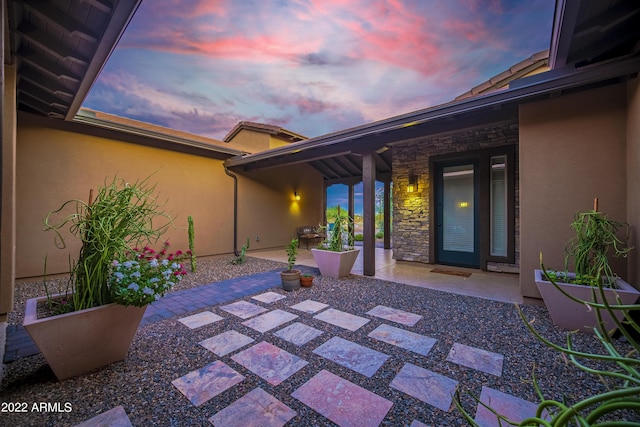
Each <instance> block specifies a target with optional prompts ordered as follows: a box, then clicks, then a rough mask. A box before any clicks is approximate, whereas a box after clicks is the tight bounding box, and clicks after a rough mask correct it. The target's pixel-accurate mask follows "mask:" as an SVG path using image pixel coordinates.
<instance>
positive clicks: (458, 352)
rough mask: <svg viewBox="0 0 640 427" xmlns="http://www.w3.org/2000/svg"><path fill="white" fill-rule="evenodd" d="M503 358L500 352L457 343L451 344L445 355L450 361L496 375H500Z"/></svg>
mask: <svg viewBox="0 0 640 427" xmlns="http://www.w3.org/2000/svg"><path fill="white" fill-rule="evenodd" d="M503 359H504V357H503V356H502V355H501V354H498V353H492V352H490V351H486V350H481V349H479V348H475V347H470V346H468V345H464V344H458V343H454V344H453V347H451V351H450V352H449V355H448V356H447V360H448V361H450V362H453V363H457V364H458V365H462V366H466V367H467V368H471V369H476V370H478V371H482V372H486V373H487V374H492V375H495V376H498V377H499V376H501V375H502V362H503Z"/></svg>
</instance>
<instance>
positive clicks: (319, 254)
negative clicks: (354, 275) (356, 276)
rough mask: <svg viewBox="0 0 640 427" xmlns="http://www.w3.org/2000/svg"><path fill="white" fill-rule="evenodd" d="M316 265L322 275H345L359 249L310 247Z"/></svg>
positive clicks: (356, 256)
mask: <svg viewBox="0 0 640 427" xmlns="http://www.w3.org/2000/svg"><path fill="white" fill-rule="evenodd" d="M311 253H312V254H313V258H314V259H315V261H316V265H317V266H318V269H319V270H320V274H322V275H323V276H329V277H334V278H339V277H345V276H348V275H349V274H350V273H351V269H352V268H353V265H354V264H355V262H356V258H358V254H359V253H360V249H352V250H348V251H342V252H334V251H326V250H324V249H311Z"/></svg>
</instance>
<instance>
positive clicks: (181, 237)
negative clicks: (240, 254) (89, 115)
mask: <svg viewBox="0 0 640 427" xmlns="http://www.w3.org/2000/svg"><path fill="white" fill-rule="evenodd" d="M293 169H294V170H296V171H297V173H296V174H295V175H294V174H292V172H290V169H287V173H286V174H285V173H284V172H283V171H271V173H270V174H269V175H268V174H264V175H263V176H262V175H255V176H254V177H252V176H251V175H241V174H237V176H238V248H240V247H241V246H242V245H243V244H244V241H245V238H246V237H251V238H252V242H251V247H250V249H260V248H271V247H278V246H284V245H285V244H286V243H287V241H288V238H289V237H290V235H291V233H292V231H291V230H290V228H291V227H293V228H295V226H294V224H296V225H297V224H298V223H307V222H309V221H315V220H316V218H317V217H316V216H314V215H315V212H316V211H321V207H320V206H321V204H322V189H323V186H322V178H321V177H319V176H318V175H317V174H315V175H314V174H313V173H309V170H308V169H310V168H308V167H306V166H304V165H300V166H299V167H296V168H292V170H293ZM156 171H157V172H156ZM154 172H156V173H155V175H154V176H153V177H152V178H151V182H152V183H156V184H157V187H156V189H157V190H158V191H159V198H160V199H161V200H168V201H167V205H166V210H167V211H169V212H171V213H172V214H173V216H174V218H175V223H174V227H173V228H172V229H171V230H170V231H169V232H167V234H166V235H165V236H164V237H165V238H168V239H169V240H170V242H171V245H172V247H173V248H176V249H187V248H188V236H187V217H188V216H189V215H191V216H192V217H193V219H194V224H195V245H196V253H197V255H198V256H207V255H216V254H225V253H231V252H233V249H234V245H233V243H234V242H233V228H234V223H233V179H232V178H231V177H229V176H227V175H226V174H225V171H224V167H223V162H222V161H221V160H216V159H210V158H205V157H199V156H195V155H191V154H184V153H179V152H174V151H168V150H161V149H156V148H152V147H146V146H141V145H135V144H130V143H125V142H121V141H115V140H112V139H106V138H101V137H95V136H88V135H82V134H78V133H72V132H68V131H62V130H57V129H51V128H46V127H42V126H39V125H30V124H20V122H19V123H18V141H17V178H16V182H17V195H18V198H17V204H16V206H17V219H16V233H17V242H18V245H17V266H16V274H17V277H30V276H39V275H42V273H43V265H44V258H45V255H46V256H47V258H48V259H47V272H48V273H59V272H66V271H68V267H69V265H68V256H69V254H70V255H71V256H72V257H75V256H76V254H77V253H78V251H79V248H80V246H79V244H78V243H77V242H75V241H74V240H73V239H71V240H69V241H68V242H69V246H68V248H67V249H65V250H59V249H57V248H56V247H55V245H54V235H53V233H52V232H44V231H43V223H42V221H43V218H44V217H45V216H46V214H47V212H49V211H50V210H53V209H56V208H58V207H59V206H60V205H61V204H62V203H63V202H64V201H66V200H68V199H72V198H78V199H82V200H87V199H88V195H89V189H90V188H95V189H97V187H98V186H100V185H102V184H103V183H104V181H105V179H107V180H110V179H111V178H113V177H114V176H115V175H116V174H117V175H118V176H119V177H122V178H125V179H126V180H127V181H135V180H137V179H142V178H145V177H147V176H149V175H151V174H153V173H154ZM280 174H282V175H283V176H287V179H285V178H283V177H280V176H279V175H280ZM296 176H297V177H296ZM294 178H295V179H298V180H299V182H300V184H299V185H300V186H301V188H304V192H305V193H306V194H307V195H308V196H307V197H305V200H304V201H300V202H299V203H300V205H301V206H303V207H302V208H300V209H298V210H294V209H293V208H292V203H291V201H290V200H287V196H286V195H289V194H291V195H292V194H293V193H292V191H291V185H292V183H293V182H294V181H293V179H294ZM256 179H257V180H258V181H255V180H256ZM303 203H304V204H303ZM312 212H313V213H314V214H312ZM307 215H308V217H306V216H307ZM282 224H285V225H282ZM264 230H267V232H264ZM256 236H259V237H260V241H259V242H256V241H255V237H256Z"/></svg>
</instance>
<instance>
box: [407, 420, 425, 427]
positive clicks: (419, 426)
mask: <svg viewBox="0 0 640 427" xmlns="http://www.w3.org/2000/svg"><path fill="white" fill-rule="evenodd" d="M409 427H429V426H428V425H426V424H425V423H423V422H422V421H418V420H413V422H412V423H411V425H410V426H409Z"/></svg>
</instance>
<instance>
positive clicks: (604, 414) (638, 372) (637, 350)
mask: <svg viewBox="0 0 640 427" xmlns="http://www.w3.org/2000/svg"><path fill="white" fill-rule="evenodd" d="M541 267H542V270H543V271H545V272H546V269H545V267H544V265H543V264H542V265H541ZM595 274H596V277H601V275H603V274H604V272H603V271H602V267H601V268H600V269H598V270H596V271H595ZM551 281H552V283H553V284H554V285H555V286H556V287H557V283H556V282H555V281H554V280H553V279H552V280H551ZM604 290H605V288H604V286H603V283H602V281H601V280H600V281H597V283H596V286H595V287H594V288H593V299H592V301H596V299H595V293H596V292H597V293H599V294H600V301H602V303H596V302H592V301H584V300H581V302H582V303H583V304H585V305H587V306H589V307H591V308H592V309H593V310H595V312H596V316H597V319H598V325H599V327H596V328H594V333H595V336H596V337H597V339H598V340H599V341H600V343H601V344H602V346H603V347H604V349H605V352H606V354H594V353H587V352H582V351H578V350H576V349H575V348H574V347H573V342H572V339H571V337H572V335H573V333H574V332H570V333H569V334H567V345H566V347H562V346H560V345H557V344H555V343H553V342H551V341H550V340H548V339H547V338H545V337H543V336H542V335H541V334H540V333H539V332H538V331H537V330H536V329H535V328H534V327H533V325H532V323H533V322H530V321H529V320H528V319H527V318H526V316H525V315H524V313H523V312H522V310H521V309H520V307H518V306H517V305H516V308H517V310H518V314H519V315H520V317H521V318H522V320H523V321H524V322H525V325H526V326H527V328H528V329H529V331H531V333H532V334H533V335H534V336H535V337H536V338H537V339H538V340H540V341H541V342H542V343H544V344H545V345H547V346H548V347H550V348H552V349H554V350H557V351H559V352H561V353H562V354H563V355H565V356H567V358H568V359H569V360H570V361H571V363H572V364H573V365H574V366H576V367H577V368H578V369H580V370H582V371H584V372H586V373H588V374H591V375H595V376H597V377H598V378H599V379H600V380H602V381H603V382H604V383H605V385H606V390H605V391H603V392H601V393H596V394H593V395H592V396H589V397H587V398H585V399H582V400H580V401H577V402H574V403H571V402H568V401H565V400H563V401H558V400H553V399H547V398H545V396H544V393H543V391H542V390H541V388H540V386H539V383H538V381H537V379H536V377H535V375H534V377H533V384H534V387H535V390H536V392H537V394H538V397H539V398H540V404H539V405H538V408H537V411H536V414H535V415H534V416H532V417H530V418H527V419H525V420H523V421H521V422H519V423H518V422H514V421H510V420H508V419H506V418H505V417H503V416H500V414H498V413H497V412H496V411H495V410H494V409H492V408H491V407H490V406H488V405H485V404H483V403H480V404H482V405H483V406H485V407H486V408H488V409H489V410H490V411H491V412H493V413H494V414H495V415H496V417H497V418H498V419H499V420H500V424H501V425H517V426H543V427H569V426H580V427H586V426H593V427H595V426H600V427H605V426H610V427H615V426H620V427H622V426H625V427H632V426H636V427H637V426H640V421H639V420H640V356H639V355H640V343H639V342H638V341H637V339H636V338H635V337H637V336H638V334H640V325H638V323H637V321H636V320H635V318H634V317H633V316H632V312H634V311H640V304H631V305H623V304H621V303H620V301H619V300H618V303H617V304H609V302H608V301H607V299H606V298H605V293H604ZM603 311H605V312H607V313H609V314H610V315H611V317H612V318H613V319H614V321H615V323H616V325H617V327H618V328H619V330H620V332H621V333H622V335H623V336H624V338H625V340H626V341H627V342H628V343H629V345H630V346H631V350H630V351H623V350H621V349H620V348H618V347H620V345H619V344H617V342H616V341H614V339H613V338H612V337H611V336H610V335H609V334H606V333H602V332H601V331H604V330H605V326H604V322H603V320H602V312H603ZM619 311H622V312H623V314H624V320H622V321H620V320H618V319H617V317H616V315H615V314H616V312H619ZM581 359H582V360H596V361H600V362H603V363H604V364H606V366H607V368H606V369H594V368H590V367H588V366H586V365H585V364H584V363H583V362H581V361H580V360H581ZM455 404H456V406H457V408H458V409H459V410H460V411H461V412H462V414H463V415H464V417H465V419H466V420H467V422H468V423H469V424H470V425H473V426H478V424H477V423H476V422H475V421H474V420H473V419H472V418H471V415H470V414H469V413H467V412H466V411H465V410H464V408H463V407H462V404H461V402H460V396H459V394H458V393H456V398H455Z"/></svg>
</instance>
